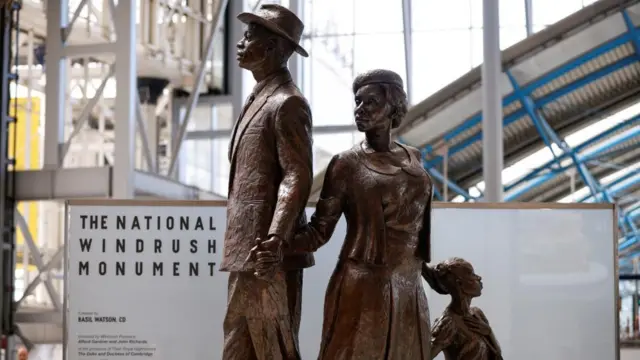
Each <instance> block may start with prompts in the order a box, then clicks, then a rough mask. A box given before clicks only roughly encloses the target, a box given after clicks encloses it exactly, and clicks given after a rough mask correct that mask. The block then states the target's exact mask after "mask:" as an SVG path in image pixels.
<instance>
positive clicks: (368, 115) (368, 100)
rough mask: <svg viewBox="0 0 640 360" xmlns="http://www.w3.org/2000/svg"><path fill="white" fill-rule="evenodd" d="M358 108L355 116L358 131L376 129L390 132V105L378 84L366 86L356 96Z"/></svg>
mask: <svg viewBox="0 0 640 360" xmlns="http://www.w3.org/2000/svg"><path fill="white" fill-rule="evenodd" d="M355 101H356V108H355V110H354V115H355V118H356V127H357V128H358V131H361V132H367V131H371V130H375V129H380V130H388V129H389V127H390V121H391V120H390V119H389V110H390V107H389V104H388V102H387V101H386V98H385V95H384V91H383V90H382V88H381V87H380V86H377V85H376V84H370V85H365V86H363V87H361V88H360V89H358V91H356V94H355Z"/></svg>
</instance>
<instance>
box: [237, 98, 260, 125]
mask: <svg viewBox="0 0 640 360" xmlns="http://www.w3.org/2000/svg"><path fill="white" fill-rule="evenodd" d="M255 99H256V96H255V95H254V94H253V93H251V94H249V97H248V98H247V100H246V101H245V102H244V106H243V107H242V111H241V112H240V116H239V117H238V121H240V120H242V117H243V116H244V113H245V112H247V109H249V106H251V104H253V101H254V100H255Z"/></svg>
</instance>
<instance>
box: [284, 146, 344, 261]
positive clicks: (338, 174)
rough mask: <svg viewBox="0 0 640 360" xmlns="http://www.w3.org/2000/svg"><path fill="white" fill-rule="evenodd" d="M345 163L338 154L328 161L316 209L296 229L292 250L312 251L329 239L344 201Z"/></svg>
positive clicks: (340, 213)
mask: <svg viewBox="0 0 640 360" xmlns="http://www.w3.org/2000/svg"><path fill="white" fill-rule="evenodd" d="M345 165H346V164H345V163H344V160H343V159H341V158H340V155H336V156H334V157H333V158H332V159H331V161H330V162H329V166H328V167H327V172H326V174H325V177H324V183H323V185H322V191H321V192H320V199H319V200H318V204H317V205H316V211H315V212H314V213H313V215H311V220H310V221H309V223H308V224H307V225H306V226H304V227H303V228H302V229H300V230H298V232H297V233H296V235H295V237H294V239H293V241H292V243H291V245H290V246H291V247H292V248H293V250H294V251H296V252H313V251H316V250H318V248H320V247H321V246H323V245H324V244H326V243H327V242H328V241H329V239H331V235H333V231H334V230H335V228H336V225H337V224H338V220H340V216H341V215H342V212H343V210H344V206H345V203H346V187H347V186H346V179H345V176H346V175H347V172H346V166H345Z"/></svg>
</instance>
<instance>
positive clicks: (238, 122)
mask: <svg viewBox="0 0 640 360" xmlns="http://www.w3.org/2000/svg"><path fill="white" fill-rule="evenodd" d="M250 98H251V96H249V97H248V98H247V100H245V101H244V104H245V105H244V106H243V107H242V110H241V111H240V114H239V115H238V118H237V119H236V121H235V123H234V124H233V129H232V130H231V138H230V140H229V149H228V150H227V157H228V158H229V161H231V149H233V144H234V142H235V139H236V132H237V131H238V125H240V122H241V121H242V118H243V117H244V114H245V113H246V112H247V109H248V108H249V107H250V106H251V105H253V102H252V103H251V104H249V99H250ZM254 102H255V101H254Z"/></svg>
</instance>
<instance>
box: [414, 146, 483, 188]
mask: <svg viewBox="0 0 640 360" xmlns="http://www.w3.org/2000/svg"><path fill="white" fill-rule="evenodd" d="M420 152H421V153H422V166H424V168H425V169H426V170H427V172H428V173H429V174H430V175H431V177H432V178H435V179H437V180H438V181H439V182H440V183H441V184H442V186H447V187H448V188H449V189H451V190H453V192H455V193H456V194H458V195H460V196H462V197H463V198H464V199H465V201H469V200H472V199H476V197H475V196H471V194H469V192H468V191H466V190H465V189H463V188H462V187H461V186H460V185H458V184H456V183H455V182H453V181H451V180H449V179H447V181H446V183H445V178H444V175H442V174H441V173H440V172H439V171H438V170H437V169H436V168H435V167H433V166H429V165H428V164H427V161H426V160H425V158H426V157H427V155H428V154H429V153H428V150H427V149H422V150H420ZM434 189H435V187H434ZM436 190H437V189H436ZM434 195H436V196H438V197H439V200H444V201H449V200H448V199H444V197H443V196H442V194H441V193H440V192H439V191H437V192H434Z"/></svg>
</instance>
